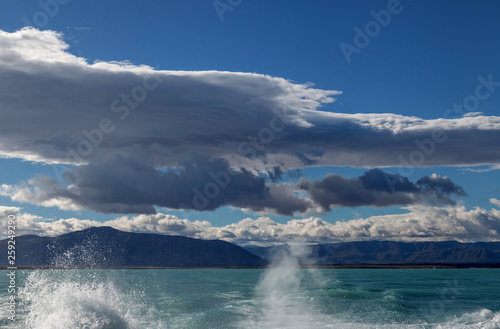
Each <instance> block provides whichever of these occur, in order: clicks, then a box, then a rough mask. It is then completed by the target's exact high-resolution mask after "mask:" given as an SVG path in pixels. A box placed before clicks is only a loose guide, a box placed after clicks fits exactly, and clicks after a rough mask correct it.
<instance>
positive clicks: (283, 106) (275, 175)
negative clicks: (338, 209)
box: [0, 28, 500, 216]
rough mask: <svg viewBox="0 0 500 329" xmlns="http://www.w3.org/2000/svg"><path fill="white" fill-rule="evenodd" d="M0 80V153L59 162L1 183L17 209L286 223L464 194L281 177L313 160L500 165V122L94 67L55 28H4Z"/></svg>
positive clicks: (120, 65) (257, 85)
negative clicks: (245, 216) (247, 215)
mask: <svg viewBox="0 0 500 329" xmlns="http://www.w3.org/2000/svg"><path fill="white" fill-rule="evenodd" d="M0 74H1V75H2V79H1V80H0V156H3V157H13V158H20V159H25V160H30V161H40V162H45V163H51V164H54V165H55V168H56V171H57V172H58V174H59V175H60V177H61V180H60V181H57V180H54V179H52V178H49V177H44V176H39V177H34V178H32V179H31V180H29V181H28V182H25V183H23V184H21V185H18V186H8V185H3V186H2V188H1V190H0V193H1V194H2V195H7V196H9V197H11V198H12V200H14V201H19V202H30V203H34V204H39V205H44V206H58V207H60V208H62V209H91V210H95V211H98V212H104V213H143V214H154V213H156V208H155V207H157V206H160V207H167V208H175V209H196V210H212V209H215V208H217V207H220V206H228V205H229V206H234V207H238V208H241V209H248V210H252V211H272V212H273V213H276V214H282V215H287V216H292V215H293V214H294V213H304V212H307V211H310V210H311V209H316V208H319V209H322V210H328V209H330V208H331V207H334V206H358V205H373V206H377V207H380V206H386V205H395V204H397V205H410V204H419V203H423V202H427V201H429V202H430V203H436V204H437V203H440V204H453V201H452V199H450V195H458V196H460V195H463V191H461V190H460V189H459V187H457V186H455V185H454V183H453V182H451V181H446V179H445V178H439V179H438V178H432V177H427V178H423V179H424V180H423V181H420V182H416V183H411V182H408V181H404V180H403V178H402V177H399V178H398V177H395V176H394V177H392V179H396V180H398V179H399V180H400V181H397V182H395V183H394V185H393V186H391V190H390V191H389V190H387V186H385V187H384V186H382V185H377V184H378V183H377V182H374V181H370V179H379V178H380V177H379V178H376V177H364V178H358V179H355V180H347V179H345V178H343V177H340V176H336V175H331V176H329V177H326V178H324V179H323V180H321V181H307V180H305V179H302V180H301V181H300V182H299V184H298V185H293V184H286V183H279V182H278V181H279V178H280V177H281V175H282V174H283V173H284V172H286V171H287V170H289V169H300V168H303V167H307V166H353V167H369V168H373V167H377V166H397V167H412V166H433V165H453V166H457V165H464V166H465V165H467V166H474V165H480V164H490V165H495V164H498V163H500V149H499V148H498V145H499V144H500V117H496V116H483V115H481V114H475V115H474V116H470V115H469V116H464V117H461V118H455V119H444V118H443V119H434V120H424V119H421V118H418V117H408V116H402V115H397V114H391V113H385V114H369V113H368V114H365V113H359V114H343V113H334V112H328V111H324V110H323V107H324V106H325V105H327V104H329V103H333V102H334V101H335V99H334V97H337V96H338V95H340V94H341V92H340V91H336V90H323V89H319V88H314V87H313V86H312V85H311V84H300V83H296V82H292V81H289V80H286V79H284V78H279V77H271V76H267V75H262V74H256V73H240V72H220V71H198V72H188V71H160V70H155V69H153V68H151V67H149V66H145V65H142V66H141V65H133V64H131V63H128V62H126V61H122V62H103V61H96V62H94V63H89V62H88V61H87V60H85V59H84V58H80V57H77V56H74V55H73V54H71V53H70V52H69V46H68V45H67V44H66V43H65V42H64V36H63V35H62V34H60V33H57V32H54V31H39V30H37V29H33V28H24V29H22V30H20V31H17V32H13V33H9V32H4V31H0ZM485 81H486V80H485ZM495 83H496V82H495ZM490 87H491V86H490ZM485 88H487V87H485ZM464 154H465V155H466V156H464ZM58 164H73V165H74V166H73V167H61V166H58ZM268 173H271V175H267V174H268ZM372 175H374V176H376V173H375V174H374V173H373V172H372ZM264 176H265V177H264ZM400 176H401V175H400ZM403 176H404V175H403ZM228 177H229V179H228ZM386 178H387V177H386ZM269 179H270V180H271V182H269ZM229 181H230V182H229ZM226 183H227V184H226ZM341 187H346V188H347V189H348V191H349V193H350V195H340V194H339V193H340V192H338V191H339V190H338V188H341ZM332 191H334V193H333V194H332ZM304 193H305V194H307V195H308V196H309V197H310V198H309V197H304ZM426 200H427V201H426Z"/></svg>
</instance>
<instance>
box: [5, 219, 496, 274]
mask: <svg viewBox="0 0 500 329" xmlns="http://www.w3.org/2000/svg"><path fill="white" fill-rule="evenodd" d="M7 241H8V240H7V239H6V240H2V241H0V250H2V253H4V255H7ZM287 248H288V246H287V245H281V246H273V247H255V246H249V247H245V248H243V247H240V246H237V245H235V244H232V243H229V242H226V241H221V240H201V239H193V238H188V237H182V236H170V235H162V234H153V233H129V232H122V231H118V230H116V229H113V228H111V227H94V228H89V229H86V230H83V231H77V232H71V233H67V234H63V235H60V236H57V237H39V236H35V235H25V236H19V237H16V249H15V251H16V266H28V267H62V268H68V267H69V268H121V267H138V268H140V267H173V268H185V267H217V268H226V267H264V266H266V265H267V264H269V262H272V261H273V257H274V256H273V255H280V251H283V250H285V249H287ZM306 249H307V252H306V255H305V256H306V257H304V258H303V259H302V261H301V265H313V264H314V265H319V266H335V265H337V266H339V265H402V266H407V265H458V266H494V267H500V242H477V243H460V242H456V241H446V242H393V241H360V242H342V243H326V244H315V245H309V246H308V247H307V248H306ZM299 261H300V260H299ZM0 266H7V257H1V258H0Z"/></svg>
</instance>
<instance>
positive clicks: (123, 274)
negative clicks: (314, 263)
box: [0, 266, 500, 329]
mask: <svg viewBox="0 0 500 329" xmlns="http://www.w3.org/2000/svg"><path fill="white" fill-rule="evenodd" d="M0 273H1V276H0V286H2V287H5V289H2V292H1V301H2V312H3V314H2V320H1V321H2V322H1V326H2V328H40V329H58V328H89V329H90V328H101V329H104V328H106V329H111V328H131V329H132V328H141V329H142V328H189V329H193V328H500V298H499V297H500V270H498V269H459V270H458V269H435V270H434V269H415V270H412V269H404V270H403V269H383V270H382V269H381V270H367V269H359V270H358V269H356V270H352V269H328V270H308V269H297V268H295V267H293V266H290V267H281V268H271V269H267V270H250V269H247V270H201V269H200V270H46V271H17V273H16V274H17V278H16V280H17V285H18V286H19V287H21V289H20V292H19V296H18V300H17V301H18V304H17V309H16V311H17V312H18V314H17V318H16V321H15V322H12V321H11V320H8V319H6V302H7V301H8V299H7V298H8V293H7V286H8V277H7V273H8V272H7V271H1V272H0Z"/></svg>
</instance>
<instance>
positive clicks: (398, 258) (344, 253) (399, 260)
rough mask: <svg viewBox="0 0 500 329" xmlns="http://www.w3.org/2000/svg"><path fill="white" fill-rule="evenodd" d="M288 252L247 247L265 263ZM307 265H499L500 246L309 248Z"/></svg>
mask: <svg viewBox="0 0 500 329" xmlns="http://www.w3.org/2000/svg"><path fill="white" fill-rule="evenodd" d="M284 248H287V246H286V245H283V246H275V247H267V248H265V247H247V248H246V249H247V250H248V251H250V252H252V253H254V254H255V255H258V256H260V257H262V258H264V259H268V260H271V259H272V258H273V255H275V254H279V252H280V251H281V250H282V249H284ZM306 258H307V259H308V262H312V263H314V264H316V265H421V264H425V265H433V264H436V265H437V264H442V265H444V264H449V265H470V266H474V265H483V266H485V265H495V264H498V265H500V242H476V243H460V242H456V241H445V242H432V241H430V242H394V241H358V242H342V243H328V244H317V245H312V246H309V249H308V252H307V257H306Z"/></svg>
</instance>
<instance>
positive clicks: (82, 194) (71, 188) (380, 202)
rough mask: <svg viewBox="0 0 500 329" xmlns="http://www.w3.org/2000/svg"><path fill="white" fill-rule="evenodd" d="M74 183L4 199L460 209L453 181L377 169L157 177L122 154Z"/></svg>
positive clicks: (198, 163) (71, 204) (198, 162)
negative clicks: (315, 174)
mask: <svg viewBox="0 0 500 329" xmlns="http://www.w3.org/2000/svg"><path fill="white" fill-rule="evenodd" d="M65 176H66V180H67V181H69V182H70V184H69V185H67V186H66V185H63V184H61V183H60V182H58V181H57V180H55V179H53V178H50V177H48V176H43V175H39V176H37V177H35V178H33V179H31V180H29V181H28V183H25V184H21V185H18V186H12V185H6V184H4V185H1V186H0V195H3V196H8V197H10V198H11V200H12V201H17V202H27V203H31V204H36V205H42V206H47V207H49V206H55V207H59V208H60V209H64V210H79V209H91V210H94V211H97V212H102V213H138V214H155V213H156V212H157V209H156V207H157V206H160V207H165V208H170V209H186V210H214V209H217V208H219V207H222V206H232V207H237V208H240V209H244V210H248V211H254V212H260V213H267V212H272V213H274V214H277V215H285V216H293V215H294V214H297V213H298V214H304V213H307V212H325V211H330V210H331V208H332V207H360V206H372V207H387V206H393V205H402V206H407V205H413V204H431V205H438V204H440V205H454V204H455V203H456V202H455V201H454V200H453V199H452V198H451V197H452V196H453V195H454V196H464V195H465V192H464V190H463V189H462V187H460V186H458V185H456V184H455V183H454V182H452V181H451V180H450V179H449V178H447V177H441V176H438V175H436V174H433V175H431V176H424V177H422V178H420V179H419V180H418V181H417V182H416V183H413V182H411V181H410V180H409V179H408V178H406V177H402V176H401V175H398V174H390V173H387V172H384V171H382V170H380V169H371V170H369V171H367V172H365V174H363V175H362V176H360V177H357V178H351V179H348V178H345V177H343V176H340V175H336V174H330V175H328V176H326V177H325V178H323V179H321V180H315V181H311V180H309V179H306V178H301V179H300V180H299V182H298V183H297V184H294V183H292V182H283V183H277V182H278V181H279V179H278V176H281V173H280V172H276V171H275V172H274V173H271V174H270V178H269V180H270V182H269V181H267V180H266V177H264V176H257V175H255V174H253V173H252V172H250V171H247V170H246V169H244V168H240V170H234V169H231V168H230V166H229V164H228V163H227V162H225V161H223V160H220V159H219V160H216V161H208V160H206V159H199V158H196V159H193V160H192V161H191V162H189V163H186V164H184V165H183V166H182V167H180V168H179V169H178V170H176V171H166V172H159V171H157V170H154V169H152V168H150V167H148V166H144V165H142V164H141V163H139V162H137V161H131V159H129V158H123V157H119V158H116V159H114V160H113V161H109V162H106V163H104V164H103V165H99V166H97V167H94V166H93V165H91V164H90V165H82V166H80V167H78V168H77V169H76V170H75V171H68V172H66V175H65Z"/></svg>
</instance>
